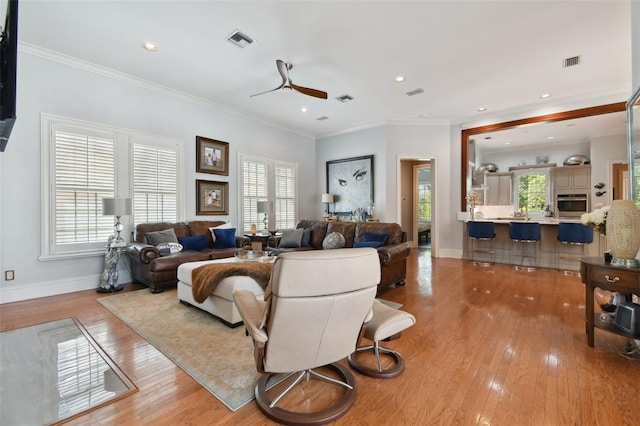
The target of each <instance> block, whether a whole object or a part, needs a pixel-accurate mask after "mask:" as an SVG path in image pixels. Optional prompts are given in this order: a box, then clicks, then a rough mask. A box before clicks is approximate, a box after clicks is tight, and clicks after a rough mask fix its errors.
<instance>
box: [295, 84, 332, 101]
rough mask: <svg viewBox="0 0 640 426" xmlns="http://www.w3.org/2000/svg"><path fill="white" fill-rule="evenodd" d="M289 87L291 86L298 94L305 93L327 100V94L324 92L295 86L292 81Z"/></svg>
mask: <svg viewBox="0 0 640 426" xmlns="http://www.w3.org/2000/svg"><path fill="white" fill-rule="evenodd" d="M289 85H290V86H291V88H292V89H294V90H297V91H298V92H300V93H303V94H305V95H308V96H313V97H314V98H320V99H327V92H323V91H322V90H317V89H311V88H309V87H302V86H298V85H295V84H293V83H292V82H291V81H289Z"/></svg>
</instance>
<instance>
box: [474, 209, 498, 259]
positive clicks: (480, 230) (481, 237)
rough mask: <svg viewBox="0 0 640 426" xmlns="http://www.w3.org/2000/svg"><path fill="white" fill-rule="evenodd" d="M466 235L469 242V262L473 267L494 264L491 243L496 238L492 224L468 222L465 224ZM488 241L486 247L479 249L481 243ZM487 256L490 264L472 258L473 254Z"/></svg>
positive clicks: (493, 252)
mask: <svg viewBox="0 0 640 426" xmlns="http://www.w3.org/2000/svg"><path fill="white" fill-rule="evenodd" d="M467 234H468V236H469V240H470V242H471V243H470V246H471V249H470V253H471V262H473V264H474V265H479V266H490V265H491V264H492V263H495V260H496V259H495V255H496V253H495V251H494V250H493V245H492V241H493V239H494V238H495V237H496V233H495V230H494V224H493V222H475V221H472V220H470V221H469V222H467ZM483 241H484V242H487V241H488V247H481V244H482V242H483ZM476 245H477V247H476ZM476 252H477V253H483V254H488V255H489V259H490V260H491V262H479V261H476V260H475V258H474V253H476Z"/></svg>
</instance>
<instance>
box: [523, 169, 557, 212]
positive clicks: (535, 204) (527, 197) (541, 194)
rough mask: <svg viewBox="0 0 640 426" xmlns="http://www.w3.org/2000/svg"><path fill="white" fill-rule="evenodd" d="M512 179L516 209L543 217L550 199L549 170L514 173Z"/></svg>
mask: <svg viewBox="0 0 640 426" xmlns="http://www.w3.org/2000/svg"><path fill="white" fill-rule="evenodd" d="M514 177H515V191H516V194H515V195H516V199H517V200H518V205H517V208H518V209H519V210H520V211H522V212H526V213H528V214H533V215H538V214H539V215H543V214H544V210H545V207H546V206H547V205H548V204H550V201H549V200H550V198H551V196H550V194H549V188H550V185H549V168H540V169H527V170H521V171H516V172H515V173H514Z"/></svg>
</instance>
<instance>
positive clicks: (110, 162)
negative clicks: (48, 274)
mask: <svg viewBox="0 0 640 426" xmlns="http://www.w3.org/2000/svg"><path fill="white" fill-rule="evenodd" d="M83 133H84V134H83ZM83 133H80V132H78V133H76V132H72V131H62V130H55V131H54V143H55V159H54V161H55V203H54V210H55V213H54V228H55V232H54V235H55V246H71V245H74V244H86V243H104V242H105V241H106V240H107V238H108V236H109V235H111V233H112V231H113V221H112V218H111V217H109V216H103V215H102V198H105V197H113V195H114V192H115V175H114V168H115V166H114V159H115V150H114V139H113V136H111V137H104V136H103V137H99V136H92V135H87V134H86V133H87V132H83Z"/></svg>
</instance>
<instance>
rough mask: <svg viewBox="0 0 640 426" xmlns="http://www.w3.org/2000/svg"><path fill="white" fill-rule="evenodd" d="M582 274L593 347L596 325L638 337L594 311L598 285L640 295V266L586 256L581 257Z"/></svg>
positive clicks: (588, 339)
mask: <svg viewBox="0 0 640 426" xmlns="http://www.w3.org/2000/svg"><path fill="white" fill-rule="evenodd" d="M580 274H581V276H582V282H583V283H584V284H585V297H586V308H585V309H586V313H585V316H586V321H587V325H586V331H587V343H588V344H589V346H591V347H593V331H594V327H597V328H599V329H601V330H605V331H608V332H610V333H615V334H618V335H620V336H624V337H628V338H631V339H634V338H635V339H637V338H638V336H632V335H631V334H628V333H625V332H624V331H622V330H620V329H618V328H617V327H616V326H615V325H614V324H611V323H606V322H603V321H600V316H599V315H598V314H596V313H595V312H594V306H593V304H594V303H593V291H594V289H595V288H596V287H599V288H601V289H603V290H608V291H617V292H619V293H625V294H635V295H636V296H640V268H624V267H621V266H612V265H611V264H609V263H605V262H604V259H603V258H602V257H585V258H582V259H580Z"/></svg>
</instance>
